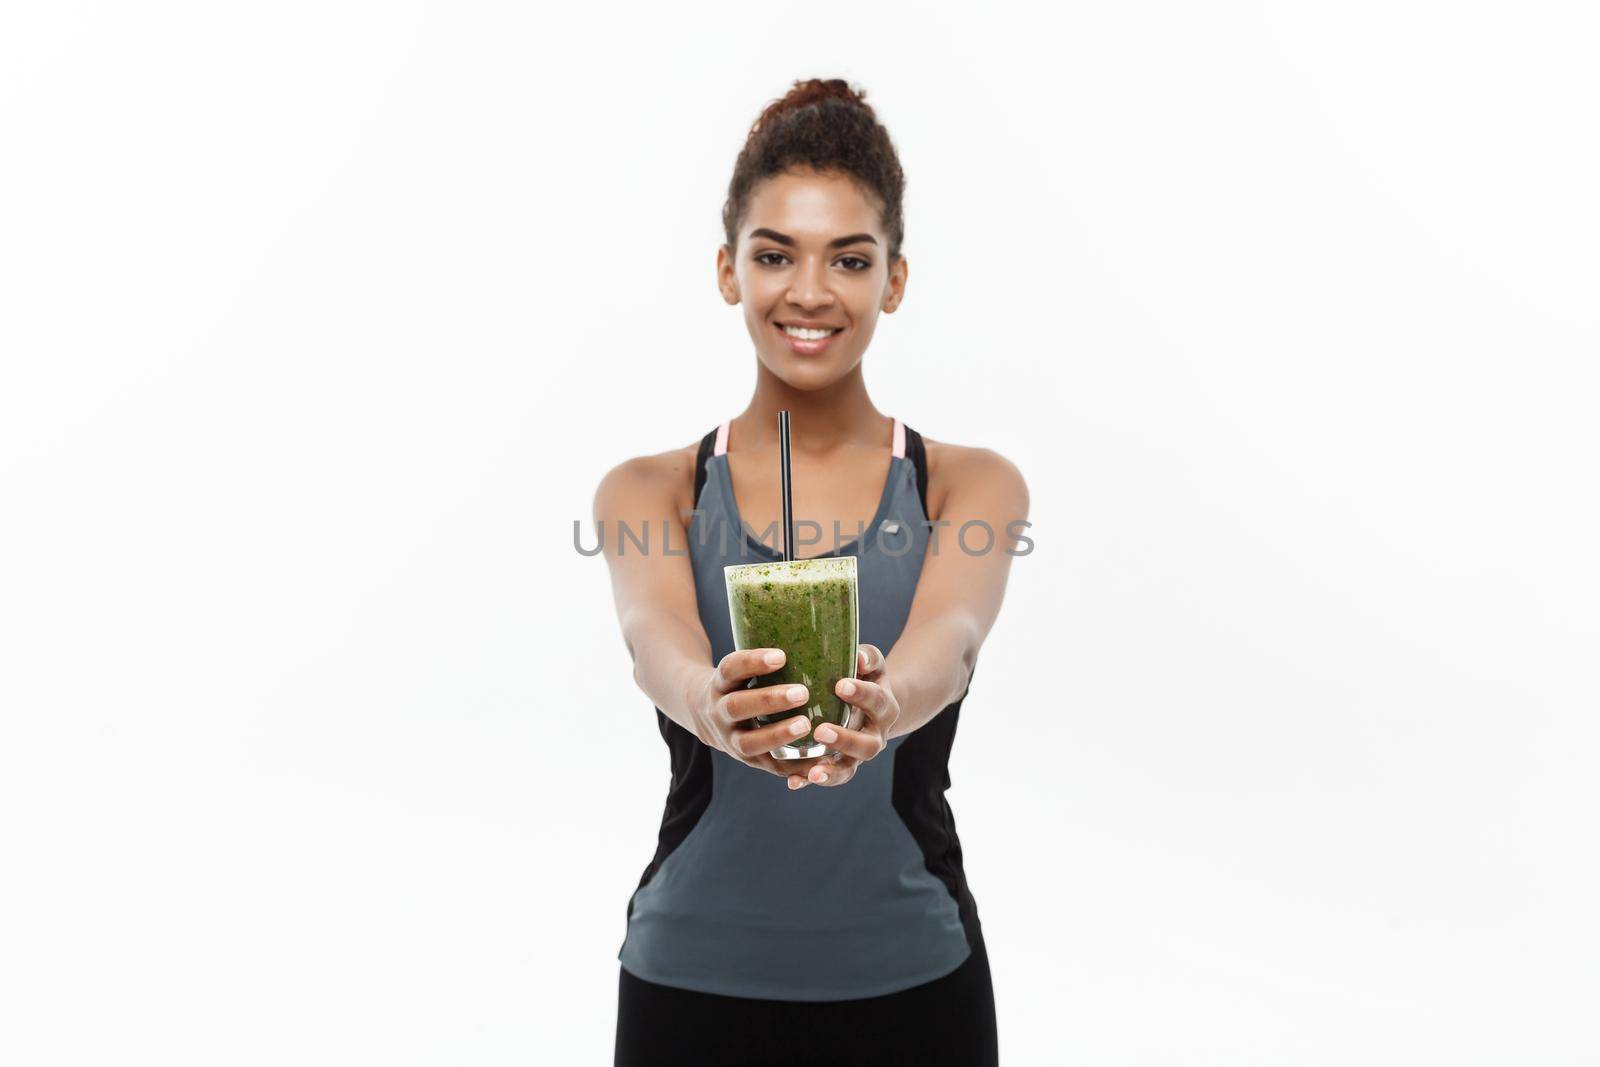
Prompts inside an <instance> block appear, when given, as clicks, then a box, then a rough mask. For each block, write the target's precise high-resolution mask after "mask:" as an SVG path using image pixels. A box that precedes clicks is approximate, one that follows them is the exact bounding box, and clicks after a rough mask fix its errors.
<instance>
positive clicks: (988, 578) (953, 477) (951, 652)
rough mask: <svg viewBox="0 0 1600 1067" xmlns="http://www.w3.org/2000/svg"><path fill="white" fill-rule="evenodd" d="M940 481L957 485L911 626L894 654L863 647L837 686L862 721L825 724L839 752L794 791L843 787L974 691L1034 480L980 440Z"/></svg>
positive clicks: (948, 496) (934, 539) (934, 538)
mask: <svg viewBox="0 0 1600 1067" xmlns="http://www.w3.org/2000/svg"><path fill="white" fill-rule="evenodd" d="M932 477H933V474H932V472H930V480H931V479H932ZM938 480H939V482H940V483H941V484H942V485H943V486H947V487H948V488H947V489H945V495H944V502H943V504H942V506H941V507H940V508H939V518H938V520H937V525H935V526H934V528H933V529H932V531H930V537H929V544H928V552H927V555H925V556H924V557H923V561H922V573H921V575H920V577H919V578H918V580H917V593H916V597H915V598H914V599H913V600H912V602H911V611H910V613H909V614H908V615H907V617H906V624H905V627H904V629H902V630H901V632H900V636H899V637H898V638H897V639H896V640H895V643H894V648H893V650H892V651H891V652H890V653H889V655H888V656H887V657H885V656H884V655H883V653H882V652H881V651H880V650H879V649H877V648H876V647H874V646H872V645H862V646H861V650H860V656H861V662H860V664H859V665H858V667H859V672H860V673H859V674H858V675H857V678H856V679H855V680H852V679H849V678H845V679H841V680H840V682H839V684H838V687H837V688H836V689H835V690H834V691H835V692H836V693H838V695H839V697H840V699H842V700H844V701H845V702H846V703H848V704H850V705H852V706H853V707H854V708H855V709H857V710H856V711H854V712H852V714H851V721H852V722H856V721H857V719H859V720H860V721H859V722H858V723H857V725H856V727H855V728H854V729H840V728H838V727H834V726H831V725H824V726H819V727H817V729H816V733H815V737H816V738H817V740H818V741H821V742H822V743H823V744H825V745H829V746H831V747H832V749H833V752H834V754H832V755H830V756H828V757H827V758H826V759H825V760H824V761H823V763H822V764H821V765H819V766H817V767H813V768H811V769H810V770H808V771H806V772H804V773H803V775H802V774H795V775H791V776H790V779H789V788H791V789H804V788H805V787H806V786H807V785H812V784H815V785H827V786H839V785H843V784H844V783H845V782H848V781H849V780H850V779H851V778H852V777H854V776H855V770H856V767H857V766H858V765H859V764H860V763H862V762H863V761H866V760H870V759H872V758H874V757H875V756H877V755H878V754H879V753H880V752H882V751H883V749H884V747H885V746H887V745H888V743H889V741H890V739H892V738H895V737H899V736H900V735H902V734H909V733H911V732H912V731H913V730H916V729H917V728H919V727H921V726H922V725H923V724H925V723H927V722H928V721H929V720H930V719H932V718H933V717H934V716H935V715H937V714H939V712H941V711H942V710H944V709H945V708H946V707H947V706H949V705H950V704H952V703H954V702H955V701H956V700H958V699H960V698H961V697H962V696H963V695H964V694H965V693H966V691H967V683H968V682H969V681H970V680H971V679H972V668H973V666H974V664H976V663H977V660H978V649H979V648H981V647H982V646H983V642H984V639H985V638H987V637H988V636H989V630H990V628H991V627H993V626H994V620H995V618H996V617H997V616H998V615H999V614H1000V602H1001V600H1002V599H1004V597H1005V591H1006V579H1007V577H1008V576H1009V575H1010V573H1011V559H1012V556H1011V554H1012V552H1015V551H1017V549H1018V544H1019V540H1020V539H1019V537H1018V536H1017V535H1018V534H1020V533H1021V532H1022V531H1023V530H1024V529H1026V527H1024V526H1022V525H1021V523H1022V522H1023V521H1025V520H1026V519H1027V517H1028V486H1027V483H1026V482H1024V481H1023V478H1022V472H1021V471H1019V470H1017V468H1016V467H1015V466H1014V465H1013V464H1012V463H1011V462H1010V461H1009V460H1007V459H1006V458H1005V457H1004V456H1001V455H999V454H998V453H996V452H992V451H990V450H988V449H981V448H977V449H955V450H951V451H950V452H947V453H946V454H945V457H944V463H943V464H941V468H940V470H939V471H938ZM968 523H971V524H972V525H971V526H969V527H968V528H967V530H966V536H965V537H964V538H963V537H962V536H961V534H962V527H963V526H965V525H966V524H968ZM963 545H965V546H966V547H965V549H964V548H963V547H962V546H963Z"/></svg>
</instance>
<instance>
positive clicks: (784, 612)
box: [722, 556, 859, 759]
mask: <svg viewBox="0 0 1600 1067" xmlns="http://www.w3.org/2000/svg"><path fill="white" fill-rule="evenodd" d="M722 571H723V576H724V578H725V580H726V582H727V586H728V614H729V616H730V617H731V618H732V621H733V646H734V648H736V649H739V650H741V651H742V650H744V649H747V648H781V649H783V651H784V654H785V659H784V662H783V666H782V667H780V668H778V669H777V670H776V671H773V672H772V673H771V674H763V675H762V676H761V677H759V678H755V679H753V680H752V681H751V682H750V683H749V687H750V688H752V689H760V688H764V687H765V686H769V685H794V684H795V683H799V684H800V685H803V686H805V687H806V689H807V690H809V692H810V694H811V695H810V703H808V704H807V705H806V706H804V707H799V708H793V709H790V710H787V711H782V712H778V713H777V714H775V715H760V716H757V717H756V722H757V723H758V724H759V725H762V726H767V725H770V724H772V723H775V722H779V721H781V720H783V719H787V718H790V717H791V716H794V715H804V716H806V717H807V718H808V719H809V720H810V721H811V726H812V728H813V729H815V728H816V727H817V726H818V725H819V724H821V723H825V722H831V723H833V724H834V725H836V726H843V725H845V723H846V721H847V720H848V717H849V714H850V707H849V705H848V704H846V703H845V702H844V701H842V700H840V699H839V697H838V695H837V694H835V693H834V691H833V690H834V686H836V685H838V684H839V679H841V678H854V677H855V676H856V639H857V634H858V631H857V626H858V622H859V612H858V610H857V602H856V557H854V556H828V557H822V558H818V559H797V560H792V561H789V562H786V563H783V562H780V563H745V564H740V565H737V566H733V567H724V568H723V569H722ZM827 751H828V747H827V746H826V745H824V744H822V743H820V742H819V741H817V740H816V739H815V738H813V737H812V736H811V734H810V733H809V732H808V733H807V734H805V736H803V737H799V738H796V739H795V740H794V741H791V742H790V743H788V744H786V745H784V746H783V747H782V748H775V749H773V750H772V756H773V757H774V758H775V759H805V758H807V757H810V756H822V755H826V754H827Z"/></svg>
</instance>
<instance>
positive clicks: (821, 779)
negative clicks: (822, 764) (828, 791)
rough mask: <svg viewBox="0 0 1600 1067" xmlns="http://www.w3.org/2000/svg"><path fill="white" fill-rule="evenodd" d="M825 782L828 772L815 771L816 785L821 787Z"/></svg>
mask: <svg viewBox="0 0 1600 1067" xmlns="http://www.w3.org/2000/svg"><path fill="white" fill-rule="evenodd" d="M827 780H828V772H827V771H824V770H821V769H819V770H818V771H817V784H818V785H821V784H822V783H823V782H826V781H827Z"/></svg>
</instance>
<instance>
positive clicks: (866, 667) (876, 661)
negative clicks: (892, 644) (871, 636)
mask: <svg viewBox="0 0 1600 1067" xmlns="http://www.w3.org/2000/svg"><path fill="white" fill-rule="evenodd" d="M881 670H883V651H882V650H881V649H879V648H878V646H877V645H857V646H856V675H857V676H858V677H859V676H860V675H863V674H877V673H878V672H879V671H881Z"/></svg>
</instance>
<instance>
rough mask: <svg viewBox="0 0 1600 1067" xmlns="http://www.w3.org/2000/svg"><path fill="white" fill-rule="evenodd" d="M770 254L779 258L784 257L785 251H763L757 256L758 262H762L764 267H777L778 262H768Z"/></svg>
mask: <svg viewBox="0 0 1600 1067" xmlns="http://www.w3.org/2000/svg"><path fill="white" fill-rule="evenodd" d="M768 256H777V257H778V258H779V259H782V258H783V253H781V252H762V253H760V254H759V255H757V256H756V257H755V259H756V262H757V263H759V264H761V265H762V266H763V267H776V266H777V265H778V264H776V263H768V262H767V257H768Z"/></svg>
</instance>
